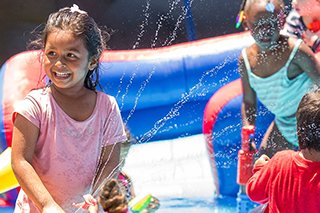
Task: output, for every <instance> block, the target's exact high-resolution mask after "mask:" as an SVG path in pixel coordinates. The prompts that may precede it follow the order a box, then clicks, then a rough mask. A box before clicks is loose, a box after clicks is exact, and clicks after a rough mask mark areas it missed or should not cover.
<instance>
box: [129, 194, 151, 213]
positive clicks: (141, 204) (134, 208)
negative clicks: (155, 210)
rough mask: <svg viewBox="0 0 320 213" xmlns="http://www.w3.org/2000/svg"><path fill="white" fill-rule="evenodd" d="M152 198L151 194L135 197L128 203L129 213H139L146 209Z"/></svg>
mask: <svg viewBox="0 0 320 213" xmlns="http://www.w3.org/2000/svg"><path fill="white" fill-rule="evenodd" d="M152 198H153V197H152V195H151V194H142V195H140V196H136V197H135V198H133V199H132V200H130V201H129V208H130V210H131V212H134V213H140V212H141V211H143V210H144V209H146V208H147V207H148V205H149V204H150V202H151V201H152Z"/></svg>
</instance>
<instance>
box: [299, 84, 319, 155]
mask: <svg viewBox="0 0 320 213" xmlns="http://www.w3.org/2000/svg"><path fill="white" fill-rule="evenodd" d="M296 117H297V131H298V132H297V133H298V139H299V148H300V149H314V150H316V151H320V88H317V89H314V90H312V91H310V92H309V93H307V94H305V95H304V96H303V98H302V100H301V102H300V104H299V107H298V110H297V113H296Z"/></svg>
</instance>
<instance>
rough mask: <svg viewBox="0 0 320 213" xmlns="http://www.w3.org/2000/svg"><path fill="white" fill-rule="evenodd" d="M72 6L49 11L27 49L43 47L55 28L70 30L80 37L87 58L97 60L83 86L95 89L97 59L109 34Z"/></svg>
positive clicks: (97, 83)
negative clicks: (47, 16) (42, 25)
mask: <svg viewBox="0 0 320 213" xmlns="http://www.w3.org/2000/svg"><path fill="white" fill-rule="evenodd" d="M74 7H75V5H74V6H73V7H71V8H69V7H65V8H62V9H60V10H59V11H58V12H54V13H51V14H50V15H49V18H48V20H47V22H46V25H45V26H44V29H43V30H41V33H40V35H38V36H37V38H36V39H35V40H34V41H31V42H30V44H29V49H44V48H45V45H46V41H47V38H48V35H49V34H50V33H51V32H54V31H56V30H57V29H58V30H65V31H70V32H72V33H73V34H74V35H75V36H77V37H80V38H82V39H83V41H84V43H85V47H86V48H87V50H88V52H89V60H91V59H95V60H97V66H96V67H95V68H94V69H92V70H89V71H88V73H87V76H86V78H85V81H84V86H85V87H86V88H88V89H91V90H95V88H96V86H97V85H99V72H98V70H99V66H98V65H99V63H98V60H99V58H100V56H101V54H102V52H103V51H104V50H105V49H106V41H108V40H109V37H110V34H109V33H108V32H107V31H106V30H105V29H102V28H99V27H98V25H97V23H96V22H95V21H94V19H93V18H92V17H90V16H89V15H88V14H87V13H86V12H85V11H81V10H79V9H78V8H77V9H74ZM99 86H100V85H99Z"/></svg>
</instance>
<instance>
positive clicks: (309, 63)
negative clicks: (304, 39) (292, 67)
mask: <svg viewBox="0 0 320 213" xmlns="http://www.w3.org/2000/svg"><path fill="white" fill-rule="evenodd" d="M294 62H295V63H296V64H297V65H298V66H299V67H300V68H301V70H302V71H304V72H306V73H307V75H308V76H309V77H310V78H311V79H312V80H313V81H314V82H315V83H316V84H317V85H320V62H319V61H317V59H316V58H315V55H314V53H313V52H312V50H311V49H310V48H309V47H308V46H307V45H306V44H305V43H301V45H300V47H299V51H298V52H297V54H296V56H295V58H294Z"/></svg>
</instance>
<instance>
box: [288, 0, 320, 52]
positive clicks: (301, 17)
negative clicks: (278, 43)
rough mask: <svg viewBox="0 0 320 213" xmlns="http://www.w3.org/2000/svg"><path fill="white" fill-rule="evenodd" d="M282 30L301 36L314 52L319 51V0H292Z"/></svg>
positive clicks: (290, 34) (294, 35)
mask: <svg viewBox="0 0 320 213" xmlns="http://www.w3.org/2000/svg"><path fill="white" fill-rule="evenodd" d="M292 7H293V10H292V11H290V13H289V15H288V17H287V19H286V23H285V25H284V30H283V32H284V33H285V34H288V35H289V36H293V37H297V38H302V39H303V40H304V41H305V43H306V44H308V45H309V46H310V47H311V49H312V50H313V51H314V52H319V51H320V0H293V1H292Z"/></svg>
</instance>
